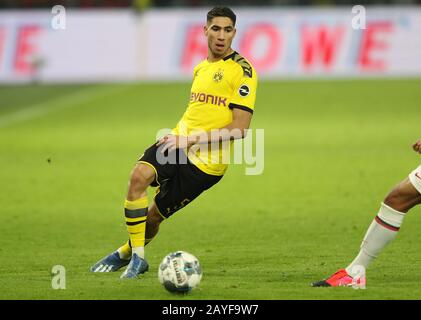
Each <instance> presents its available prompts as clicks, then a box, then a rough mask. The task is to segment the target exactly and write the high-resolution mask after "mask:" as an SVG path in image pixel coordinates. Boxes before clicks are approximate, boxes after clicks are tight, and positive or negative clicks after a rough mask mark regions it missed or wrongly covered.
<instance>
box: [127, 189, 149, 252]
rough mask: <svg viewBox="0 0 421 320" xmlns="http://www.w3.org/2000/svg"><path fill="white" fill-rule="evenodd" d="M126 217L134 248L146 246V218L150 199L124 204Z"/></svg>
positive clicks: (144, 198) (145, 198)
mask: <svg viewBox="0 0 421 320" xmlns="http://www.w3.org/2000/svg"><path fill="white" fill-rule="evenodd" d="M124 215H125V218H126V225H127V231H128V232H129V235H130V244H131V246H132V248H135V247H144V246H145V231H146V218H147V215H148V198H147V197H143V198H140V199H137V200H134V201H129V200H126V201H125V202H124Z"/></svg>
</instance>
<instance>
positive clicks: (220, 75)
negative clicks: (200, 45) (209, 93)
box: [213, 69, 224, 82]
mask: <svg viewBox="0 0 421 320" xmlns="http://www.w3.org/2000/svg"><path fill="white" fill-rule="evenodd" d="M223 77H224V71H223V70H222V69H218V71H216V72H215V73H214V75H213V81H215V82H221V80H222V78H223Z"/></svg>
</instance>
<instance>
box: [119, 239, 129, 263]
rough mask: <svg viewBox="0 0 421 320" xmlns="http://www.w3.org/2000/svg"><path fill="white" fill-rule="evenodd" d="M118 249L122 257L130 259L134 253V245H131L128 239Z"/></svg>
mask: <svg viewBox="0 0 421 320" xmlns="http://www.w3.org/2000/svg"><path fill="white" fill-rule="evenodd" d="M117 251H118V254H119V255H120V258H121V259H129V258H130V257H131V255H132V247H130V244H129V241H126V243H125V244H123V245H122V246H121V247H120V248H118V249H117Z"/></svg>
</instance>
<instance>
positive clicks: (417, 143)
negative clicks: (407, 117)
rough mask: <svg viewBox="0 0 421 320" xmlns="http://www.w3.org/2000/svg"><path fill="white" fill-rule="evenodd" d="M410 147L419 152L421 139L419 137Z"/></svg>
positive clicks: (420, 150)
mask: <svg viewBox="0 0 421 320" xmlns="http://www.w3.org/2000/svg"><path fill="white" fill-rule="evenodd" d="M412 148H413V149H414V151H415V152H418V153H421V139H419V140H418V141H417V142H415V143H414V144H413V145H412Z"/></svg>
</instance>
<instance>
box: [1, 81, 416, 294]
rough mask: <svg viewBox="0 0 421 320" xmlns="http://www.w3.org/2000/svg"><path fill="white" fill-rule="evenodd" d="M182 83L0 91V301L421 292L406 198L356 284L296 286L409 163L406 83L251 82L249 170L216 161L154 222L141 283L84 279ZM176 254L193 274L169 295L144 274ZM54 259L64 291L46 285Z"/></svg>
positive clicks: (111, 243)
mask: <svg viewBox="0 0 421 320" xmlns="http://www.w3.org/2000/svg"><path fill="white" fill-rule="evenodd" d="M189 86H190V84H189V83H151V84H116V85H110V84H108V85H73V86H70V85H69V86H64V85H54V86H36V85H30V86H2V87H0V154H1V156H0V168H1V169H0V181H1V192H0V213H1V223H0V243H1V246H0V257H1V263H0V288H1V290H0V299H139V300H145V299H270V300H272V299H420V298H421V287H420V285H419V283H421V272H420V265H421V238H420V233H419V230H420V229H421V208H414V209H413V210H412V211H410V213H409V214H408V215H407V217H406V219H405V221H404V224H403V226H402V228H401V231H400V233H399V235H398V237H397V239H396V240H395V241H394V242H393V243H392V244H391V245H389V246H388V247H387V248H386V249H385V250H384V252H383V253H382V254H381V255H380V256H379V257H378V259H377V260H375V261H374V262H373V263H372V265H371V266H370V268H369V269H368V274H367V290H352V289H349V288H334V289H332V288H330V289H327V288H311V287H310V286H309V284H310V282H311V281H314V280H319V279H321V278H324V277H326V276H328V275H329V274H331V273H332V272H334V271H336V270H337V269H338V268H340V267H345V266H346V265H347V263H349V262H350V261H351V260H352V259H353V258H354V256H355V255H356V254H357V252H358V248H359V245H360V242H361V240H362V237H363V236H364V233H365V231H366V229H367V227H368V225H369V224H370V223H371V221H372V219H373V218H374V216H375V214H376V213H377V210H378V208H379V204H380V202H381V201H382V200H383V198H384V196H385V195H386V194H387V192H388V191H389V190H390V189H391V188H392V187H393V186H394V185H395V184H396V183H397V182H398V181H400V180H402V179H403V178H404V177H405V176H406V175H407V174H408V173H409V172H410V171H411V170H413V169H414V168H415V167H417V166H418V165H419V164H420V162H421V157H420V155H417V154H416V153H415V152H413V151H412V149H411V144H412V143H413V142H415V141H416V140H417V139H418V138H421V131H420V119H421V107H420V103H421V90H420V88H421V80H419V79H395V80H379V79H372V80H358V81H357V80H329V81H326V80H323V81H317V80H306V81H261V83H260V84H259V88H258V96H257V102H256V111H255V115H254V119H253V123H252V127H253V128H254V129H258V128H261V129H264V130H265V169H264V173H263V174H262V175H258V176H247V175H245V168H246V165H244V164H243V165H231V166H230V168H229V170H228V172H227V174H226V176H225V177H224V178H223V179H222V181H221V182H220V183H219V184H218V185H216V186H215V187H214V188H213V189H211V190H209V191H207V192H206V193H204V194H203V195H202V196H201V197H199V198H198V199H197V200H196V201H194V202H193V203H191V204H190V205H189V206H187V207H186V208H184V209H183V210H182V211H180V212H178V213H176V214H175V215H174V216H173V217H171V218H170V219H169V220H168V221H166V222H164V223H163V224H162V225H161V229H160V233H159V235H158V237H157V238H156V239H155V240H154V241H153V242H152V243H151V244H150V245H148V246H147V249H146V254H147V259H148V261H149V264H150V272H149V273H147V274H146V275H145V276H144V277H142V279H140V280H138V281H122V280H120V279H119V276H120V272H116V273H108V274H92V273H90V272H89V271H88V270H89V267H90V266H91V265H92V264H93V263H94V262H96V261H97V260H98V259H99V258H102V257H103V256H105V255H106V254H108V253H109V252H111V251H112V250H114V249H115V248H117V247H118V246H119V245H120V244H122V243H123V242H124V241H125V240H126V238H127V234H126V230H125V224H124V217H123V210H122V205H123V201H124V197H125V194H126V190H127V183H128V177H129V174H130V171H131V169H132V167H133V165H134V163H135V161H136V159H137V157H138V156H139V155H140V154H142V152H143V150H144V149H145V148H146V147H148V146H149V145H150V144H151V143H153V141H154V140H155V135H156V132H157V131H158V130H159V129H161V128H172V127H173V126H174V125H175V124H176V122H177V121H178V120H179V118H180V117H181V115H182V113H183V112H184V110H185V107H186V105H187V102H188V97H189V89H190V88H189ZM152 196H153V192H152V190H151V192H150V197H151V198H152ZM175 250H185V251H188V252H191V253H193V254H194V255H196V256H197V257H198V258H199V260H200V262H201V264H202V267H203V272H204V274H203V279H202V282H201V284H200V287H199V288H198V289H197V290H194V291H193V292H191V293H190V294H189V295H187V296H183V297H180V296H174V295H172V294H170V293H168V292H166V291H165V290H164V288H163V287H161V285H160V284H159V283H158V279H157V268H158V265H159V263H160V261H161V259H162V258H163V257H164V256H165V255H166V254H167V253H169V252H171V251H175ZM55 265H62V266H64V267H65V268H66V289H65V290H54V289H52V286H51V283H52V275H51V270H52V267H53V266H55Z"/></svg>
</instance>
